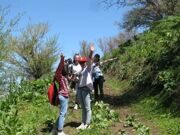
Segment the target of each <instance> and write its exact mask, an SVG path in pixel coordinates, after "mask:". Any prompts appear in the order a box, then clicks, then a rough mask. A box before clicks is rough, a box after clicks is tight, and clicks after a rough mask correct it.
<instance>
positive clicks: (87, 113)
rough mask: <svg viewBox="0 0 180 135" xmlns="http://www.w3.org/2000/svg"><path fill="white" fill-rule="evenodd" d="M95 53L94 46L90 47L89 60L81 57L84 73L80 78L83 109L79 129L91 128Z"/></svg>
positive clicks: (80, 97)
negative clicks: (93, 56)
mask: <svg viewBox="0 0 180 135" xmlns="http://www.w3.org/2000/svg"><path fill="white" fill-rule="evenodd" d="M93 52H94V45H91V46H90V54H89V58H86V57H80V60H79V63H80V65H81V67H82V71H81V73H80V76H79V84H78V89H79V99H80V103H81V108H82V123H81V125H80V126H79V127H77V129H86V128H90V122H91V117H92V112H91V96H90V95H91V91H92V90H93V82H92V77H91V70H92V54H93Z"/></svg>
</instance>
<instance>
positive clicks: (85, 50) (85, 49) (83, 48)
mask: <svg viewBox="0 0 180 135" xmlns="http://www.w3.org/2000/svg"><path fill="white" fill-rule="evenodd" d="M89 47H90V44H88V43H87V41H85V40H83V41H82V42H81V43H80V51H79V54H80V55H81V56H89Z"/></svg>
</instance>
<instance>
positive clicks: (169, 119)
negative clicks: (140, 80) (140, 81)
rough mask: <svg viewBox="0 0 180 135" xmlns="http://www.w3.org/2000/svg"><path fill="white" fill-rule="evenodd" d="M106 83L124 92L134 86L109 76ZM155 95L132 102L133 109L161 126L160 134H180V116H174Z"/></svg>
mask: <svg viewBox="0 0 180 135" xmlns="http://www.w3.org/2000/svg"><path fill="white" fill-rule="evenodd" d="M106 85H107V86H108V87H110V88H111V89H113V90H115V91H116V92H119V93H121V92H122V93H123V92H124V91H127V90H128V88H130V87H132V86H130V85H129V82H128V81H118V80H117V79H113V78H112V77H108V80H107V81H106ZM158 105H159V102H158V100H156V98H155V97H147V98H145V99H141V100H140V101H139V102H136V103H135V104H132V105H131V107H132V110H133V111H135V112H137V113H141V114H142V115H143V117H144V118H145V119H147V120H151V121H152V122H153V124H154V125H155V126H156V127H158V128H159V130H160V132H161V133H160V135H162V134H163V135H180V117H174V116H173V115H172V114H171V113H170V112H169V111H168V109H165V108H162V107H160V106H158Z"/></svg>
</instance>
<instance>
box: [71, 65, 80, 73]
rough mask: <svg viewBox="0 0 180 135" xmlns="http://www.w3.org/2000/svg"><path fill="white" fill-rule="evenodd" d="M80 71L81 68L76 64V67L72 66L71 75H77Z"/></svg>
mask: <svg viewBox="0 0 180 135" xmlns="http://www.w3.org/2000/svg"><path fill="white" fill-rule="evenodd" d="M81 70H82V68H81V65H80V64H78V65H75V64H73V66H72V74H79V73H80V72H81Z"/></svg>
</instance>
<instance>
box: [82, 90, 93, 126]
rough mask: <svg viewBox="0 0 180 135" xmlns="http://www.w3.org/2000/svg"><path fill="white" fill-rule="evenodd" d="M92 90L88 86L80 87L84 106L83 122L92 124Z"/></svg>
mask: <svg viewBox="0 0 180 135" xmlns="http://www.w3.org/2000/svg"><path fill="white" fill-rule="evenodd" d="M90 93H91V90H90V89H89V88H88V87H83V88H79V99H80V102H81V107H82V123H84V124H90V122H91V115H92V113H91V98H90Z"/></svg>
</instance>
